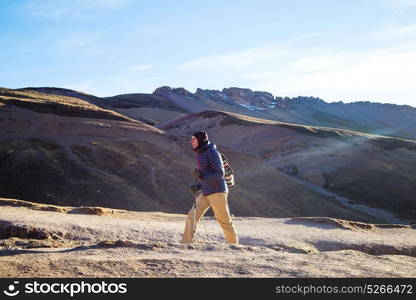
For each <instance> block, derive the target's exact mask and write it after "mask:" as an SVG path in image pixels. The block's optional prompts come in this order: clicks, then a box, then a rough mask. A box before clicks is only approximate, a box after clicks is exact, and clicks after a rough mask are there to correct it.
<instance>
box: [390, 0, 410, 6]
mask: <svg viewBox="0 0 416 300" xmlns="http://www.w3.org/2000/svg"><path fill="white" fill-rule="evenodd" d="M392 4H393V5H394V6H416V0H393V2H392Z"/></svg>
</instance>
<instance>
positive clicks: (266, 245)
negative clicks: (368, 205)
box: [0, 206, 416, 277]
mask: <svg viewBox="0 0 416 300" xmlns="http://www.w3.org/2000/svg"><path fill="white" fill-rule="evenodd" d="M0 220H1V221H3V222H0V235H1V234H2V232H3V235H4V234H5V233H6V234H9V235H10V233H13V234H14V237H10V238H9V239H0V249H1V250H0V275H1V276H3V277H22V276H23V277H28V276H38V277H95V276H97V277H415V276H416V268H415V266H416V230H415V229H414V228H412V227H411V226H405V225H390V226H388V225H380V226H377V225H374V224H370V225H368V224H364V223H355V222H343V221H341V220H336V219H330V218H293V219H289V218H281V219H275V218H235V219H234V222H235V225H236V228H237V230H238V233H239V237H240V242H241V245H228V244H226V243H225V242H224V239H223V235H222V232H221V229H220V227H219V225H218V224H217V223H216V221H215V220H214V219H212V218H207V217H206V218H204V220H203V222H202V224H200V226H199V227H198V230H197V240H196V242H195V243H193V244H190V245H183V244H180V243H179V242H178V241H179V240H180V237H181V233H182V230H183V226H184V221H185V216H184V215H177V214H164V213H156V212H155V213H151V212H149V213H144V212H128V211H121V210H114V211H112V213H109V214H104V215H102V216H99V215H89V214H77V213H63V212H55V211H40V210H34V209H31V208H27V207H15V206H0ZM363 224H364V225H366V226H364V225H363ZM7 226H9V227H8V228H11V227H10V226H14V227H13V228H14V231H12V230H10V229H9V230H7V228H6V227H7ZM5 228H6V229H5ZM16 228H17V229H16ZM22 228H23V229H24V230H23V229H22ZM28 228H35V229H37V230H38V231H39V232H43V233H45V234H46V235H47V236H48V238H44V237H43V238H42V237H39V236H38V237H37V239H36V238H33V237H32V238H28V236H24V235H25V234H26V235H27V234H28V232H30V230H28ZM19 229H20V231H19ZM21 232H23V234H22V233H21ZM13 234H11V235H13ZM19 235H20V238H19ZM0 238H1V236H0ZM3 238H4V236H3Z"/></svg>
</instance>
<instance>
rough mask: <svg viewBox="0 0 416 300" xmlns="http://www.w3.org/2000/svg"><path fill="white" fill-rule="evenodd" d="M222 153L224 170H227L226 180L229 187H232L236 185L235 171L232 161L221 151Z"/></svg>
mask: <svg viewBox="0 0 416 300" xmlns="http://www.w3.org/2000/svg"><path fill="white" fill-rule="evenodd" d="M220 155H221V158H222V162H223V166H224V170H225V176H224V179H225V182H226V183H227V187H228V188H229V189H232V188H233V187H234V171H233V169H232V168H231V163H230V161H229V160H228V159H227V157H226V156H225V154H224V153H221V152H220Z"/></svg>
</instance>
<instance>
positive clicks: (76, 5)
mask: <svg viewBox="0 0 416 300" xmlns="http://www.w3.org/2000/svg"><path fill="white" fill-rule="evenodd" d="M131 1H132V0H66V1H57V0H44V1H42V2H39V1H38V2H35V1H31V2H29V3H27V4H26V5H24V6H23V9H24V11H25V12H26V13H27V14H29V15H30V16H33V17H38V18H43V19H50V20H61V19H76V20H83V19H91V18H95V17H97V16H98V15H99V12H102V11H107V12H108V11H111V10H114V9H117V8H121V7H123V6H125V5H127V4H129V3H130V2H131Z"/></svg>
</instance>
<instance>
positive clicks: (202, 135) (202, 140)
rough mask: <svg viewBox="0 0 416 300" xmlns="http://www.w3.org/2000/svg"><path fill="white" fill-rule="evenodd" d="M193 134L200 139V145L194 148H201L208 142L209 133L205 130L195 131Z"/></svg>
mask: <svg viewBox="0 0 416 300" xmlns="http://www.w3.org/2000/svg"><path fill="white" fill-rule="evenodd" d="M192 136H194V137H196V139H197V140H198V147H196V148H195V149H194V150H198V149H201V148H202V147H204V146H205V145H206V144H208V134H207V133H206V132H204V131H198V132H195V133H194V134H193V135H192Z"/></svg>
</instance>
